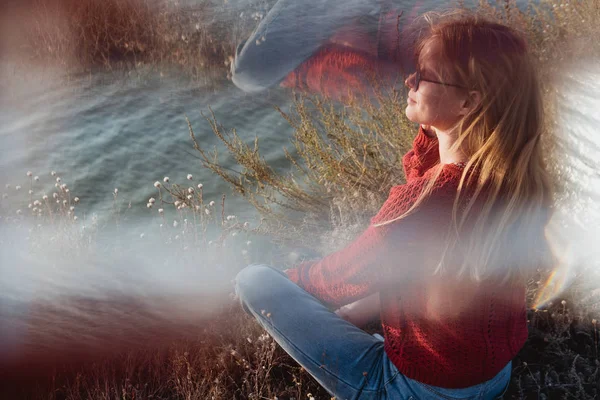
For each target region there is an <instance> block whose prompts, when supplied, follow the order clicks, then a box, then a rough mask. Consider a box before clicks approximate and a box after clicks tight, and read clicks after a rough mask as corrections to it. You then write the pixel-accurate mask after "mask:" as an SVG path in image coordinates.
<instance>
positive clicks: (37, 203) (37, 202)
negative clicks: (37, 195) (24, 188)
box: [33, 200, 42, 206]
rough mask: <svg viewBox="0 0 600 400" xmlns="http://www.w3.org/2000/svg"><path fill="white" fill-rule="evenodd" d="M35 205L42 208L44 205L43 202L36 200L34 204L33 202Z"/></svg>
mask: <svg viewBox="0 0 600 400" xmlns="http://www.w3.org/2000/svg"><path fill="white" fill-rule="evenodd" d="M33 205H34V206H41V205H42V202H41V201H39V200H36V201H34V202H33Z"/></svg>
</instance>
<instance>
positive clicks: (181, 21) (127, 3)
mask: <svg viewBox="0 0 600 400" xmlns="http://www.w3.org/2000/svg"><path fill="white" fill-rule="evenodd" d="M11 4H12V3H11ZM249 4H250V2H249ZM0 10H2V14H3V15H2V16H0V21H1V22H2V25H3V28H0V31H2V33H3V36H4V37H11V38H13V39H12V40H11V41H7V42H4V43H2V42H1V41H0V55H2V56H4V57H10V58H14V59H20V60H23V61H24V62H27V63H30V62H34V63H43V64H46V65H47V64H58V65H60V66H62V67H63V68H65V69H66V70H67V71H69V72H80V71H89V70H97V69H105V70H111V71H114V72H120V71H122V70H123V69H126V70H127V69H129V70H130V69H134V68H137V67H140V66H146V67H148V66H149V67H151V68H154V69H157V70H160V71H161V72H163V71H171V70H173V69H174V70H175V72H176V73H178V74H180V75H181V74H183V75H185V76H188V77H191V78H195V79H201V78H202V79H204V80H206V79H207V78H206V77H207V76H209V77H210V78H212V79H213V80H214V79H218V78H219V77H220V78H225V76H226V69H227V67H228V64H229V63H230V62H231V57H232V56H233V54H234V51H235V46H236V44H237V43H238V42H239V41H240V40H241V39H242V37H244V36H246V35H247V34H248V33H249V32H250V30H251V29H253V27H254V26H255V24H256V21H255V20H253V19H252V18H250V17H246V18H241V17H240V16H239V15H237V14H234V12H233V10H229V9H225V11H223V12H220V13H218V14H217V12H216V11H215V10H214V8H212V7H211V6H210V4H209V2H208V1H200V2H198V3H197V4H195V5H194V6H182V5H181V4H180V2H179V1H177V0H24V1H20V2H15V4H14V5H12V6H11V5H10V4H9V5H4V6H2V5H0Z"/></svg>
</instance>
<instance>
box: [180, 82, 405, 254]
mask: <svg viewBox="0 0 600 400" xmlns="http://www.w3.org/2000/svg"><path fill="white" fill-rule="evenodd" d="M403 99H404V97H403V95H402V94H401V93H399V92H397V91H394V90H392V91H386V92H383V91H380V92H379V93H378V94H376V95H375V97H374V98H372V99H369V101H365V100H367V99H364V98H361V99H353V100H351V101H349V103H347V104H345V105H344V106H340V105H335V104H333V103H331V102H329V101H327V100H323V99H320V98H318V97H306V96H301V95H299V96H297V97H296V101H295V102H294V105H293V109H292V110H291V111H289V112H285V111H283V110H281V109H279V108H278V111H279V112H280V113H281V115H282V117H283V118H285V119H286V121H287V122H288V123H289V124H290V125H291V126H292V127H293V128H294V136H293V138H292V145H293V152H291V151H288V150H286V151H285V152H286V158H287V159H288V161H289V162H290V172H288V173H286V174H282V173H279V172H277V171H275V170H274V169H273V168H272V167H271V166H269V165H268V164H267V162H266V161H265V160H264V158H263V157H262V156H261V155H260V149H259V140H258V138H256V139H255V140H254V143H253V144H252V145H250V144H248V143H245V142H244V141H243V140H242V139H241V138H240V137H239V136H238V135H237V132H236V131H235V129H233V130H231V131H229V132H228V131H227V129H226V128H224V127H223V126H222V125H221V124H219V123H218V121H216V119H215V117H214V114H213V115H211V117H209V118H207V120H208V122H209V123H210V126H211V128H212V130H213V132H214V133H215V135H216V136H217V137H218V138H219V139H221V141H222V142H223V143H224V145H225V147H226V148H227V150H228V151H229V152H230V153H231V155H232V156H233V158H234V159H235V161H236V162H237V163H238V164H239V166H240V167H241V172H236V171H232V170H231V169H228V168H224V167H222V166H221V165H219V161H218V154H217V152H216V150H215V151H213V152H209V151H207V150H205V149H203V148H202V147H201V146H200V144H199V143H198V141H197V140H196V138H195V136H194V133H193V130H192V127H191V126H190V135H191V137H192V140H193V141H194V146H195V148H196V150H198V152H199V153H200V156H201V161H202V164H203V166H204V167H207V168H210V169H211V170H213V171H214V172H215V173H217V174H218V175H219V176H221V177H222V178H223V179H224V180H226V181H227V182H228V183H230V184H231V185H232V187H233V188H234V190H235V191H236V192H237V193H239V194H241V195H242V196H243V197H245V198H246V199H247V200H248V201H249V202H250V203H251V204H252V205H253V206H254V207H256V209H257V210H258V211H259V212H260V213H261V215H262V216H263V218H264V220H265V225H266V227H267V228H266V229H267V231H268V232H269V233H270V234H271V235H273V237H274V238H275V240H279V241H280V242H282V243H287V244H294V245H298V244H300V243H302V244H303V245H304V246H307V247H309V248H313V249H317V250H318V251H331V249H332V247H333V248H336V247H339V246H340V245H342V244H343V243H345V242H347V241H348V240H349V239H350V238H351V237H352V236H353V235H354V234H355V233H357V232H358V231H359V230H360V229H362V228H363V227H364V224H365V223H366V222H368V219H369V218H370V217H371V216H372V215H374V213H375V212H376V211H377V210H378V208H379V207H380V206H381V204H382V202H383V201H384V200H385V198H386V197H387V194H388V192H389V189H390V188H391V187H392V186H393V185H397V184H400V183H403V182H404V173H403V170H402V163H401V156H402V155H403V154H404V153H405V152H406V150H407V149H408V148H409V146H410V144H411V142H412V137H413V135H414V132H415V131H416V126H415V125H414V124H413V123H411V122H410V121H408V120H407V119H406V117H405V115H404V112H403V109H404V105H403V102H404V100H403ZM323 239H326V240H325V242H323Z"/></svg>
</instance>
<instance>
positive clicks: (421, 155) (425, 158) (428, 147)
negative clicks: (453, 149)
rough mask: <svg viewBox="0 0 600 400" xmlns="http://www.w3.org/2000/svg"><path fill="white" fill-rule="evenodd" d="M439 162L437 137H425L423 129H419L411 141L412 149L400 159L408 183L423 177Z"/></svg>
mask: <svg viewBox="0 0 600 400" xmlns="http://www.w3.org/2000/svg"><path fill="white" fill-rule="evenodd" d="M439 160H440V153H439V145H438V140H437V137H429V136H427V135H426V134H425V131H424V130H423V127H422V126H421V127H419V133H417V136H416V137H415V140H414V141H413V148H412V149H411V150H410V151H409V152H408V153H406V154H405V155H404V157H403V158H402V163H403V164H404V175H405V176H406V181H407V182H409V181H411V180H412V179H415V178H418V177H421V176H423V174H424V173H425V172H426V171H427V170H428V169H430V168H431V167H433V166H434V165H435V164H437V163H438V162H439Z"/></svg>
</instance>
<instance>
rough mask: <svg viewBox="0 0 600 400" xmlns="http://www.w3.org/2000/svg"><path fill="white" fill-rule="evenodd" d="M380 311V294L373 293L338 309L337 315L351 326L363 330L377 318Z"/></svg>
mask: <svg viewBox="0 0 600 400" xmlns="http://www.w3.org/2000/svg"><path fill="white" fill-rule="evenodd" d="M379 310H380V307H379V293H373V294H372V295H370V296H368V297H365V298H363V299H360V300H357V301H355V302H354V303H351V304H348V305H345V306H343V307H341V308H339V309H337V310H336V311H335V313H336V314H337V315H338V316H339V317H341V318H343V319H345V320H346V321H348V322H350V323H351V324H354V325H356V326H357V327H359V328H361V327H363V326H365V325H366V324H368V323H369V322H371V321H373V320H374V319H375V318H377V317H378V316H379Z"/></svg>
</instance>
